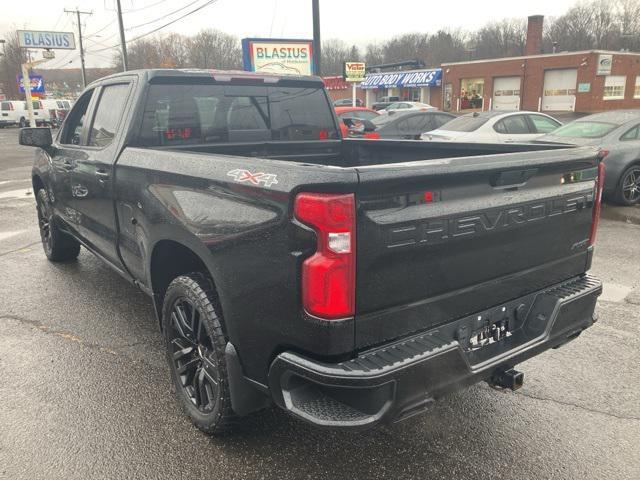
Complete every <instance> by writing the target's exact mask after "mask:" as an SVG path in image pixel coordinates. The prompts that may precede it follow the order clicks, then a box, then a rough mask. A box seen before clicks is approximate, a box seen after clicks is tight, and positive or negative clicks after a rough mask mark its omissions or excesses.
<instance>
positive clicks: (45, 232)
mask: <svg viewBox="0 0 640 480" xmlns="http://www.w3.org/2000/svg"><path fill="white" fill-rule="evenodd" d="M41 191H42V192H44V190H41ZM45 197H46V192H45V193H44V195H40V192H38V197H37V199H36V200H37V201H36V210H37V212H38V228H39V229H40V239H41V240H42V248H44V251H45V253H46V255H47V257H48V256H49V255H51V251H52V250H53V247H52V243H53V240H52V239H51V221H52V218H51V211H50V210H51V209H50V207H49V201H48V199H47V198H45Z"/></svg>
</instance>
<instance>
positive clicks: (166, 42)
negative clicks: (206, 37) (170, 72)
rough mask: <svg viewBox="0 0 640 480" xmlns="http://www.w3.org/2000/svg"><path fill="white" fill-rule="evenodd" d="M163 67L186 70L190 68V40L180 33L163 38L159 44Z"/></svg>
mask: <svg viewBox="0 0 640 480" xmlns="http://www.w3.org/2000/svg"><path fill="white" fill-rule="evenodd" d="M158 49H159V51H160V58H161V59H162V63H161V65H160V66H161V67H164V68H184V67H187V66H189V40H188V39H187V37H185V36H184V35H180V34H179V33H171V34H169V35H166V36H163V37H162V38H161V39H160V41H159V43H158Z"/></svg>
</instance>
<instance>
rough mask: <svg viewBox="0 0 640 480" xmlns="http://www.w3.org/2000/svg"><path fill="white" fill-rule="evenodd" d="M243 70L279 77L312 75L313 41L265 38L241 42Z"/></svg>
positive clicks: (313, 66) (246, 39)
mask: <svg viewBox="0 0 640 480" xmlns="http://www.w3.org/2000/svg"><path fill="white" fill-rule="evenodd" d="M242 57H243V63H244V69H245V70H247V71H249V72H263V73H264V72H266V73H276V74H279V75H313V74H314V72H315V65H314V62H313V41H311V40H286V39H268V38H267V39H265V38H244V39H243V40H242Z"/></svg>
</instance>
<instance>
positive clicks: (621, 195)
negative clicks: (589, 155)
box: [538, 110, 640, 205]
mask: <svg viewBox="0 0 640 480" xmlns="http://www.w3.org/2000/svg"><path fill="white" fill-rule="evenodd" d="M538 141H539V142H554V143H566V144H573V145H593V146H596V147H599V148H600V151H601V156H602V157H603V158H604V163H605V165H606V175H605V181H604V196H605V198H607V199H611V200H612V201H614V202H615V203H618V204H621V205H637V204H640V110H616V111H611V112H604V113H596V114H594V115H589V116H587V117H582V118H580V119H579V120H575V121H573V122H571V123H568V124H566V125H564V126H563V127H560V128H558V129H557V130H555V131H554V132H553V133H550V134H548V135H545V136H544V137H540V138H539V139H538Z"/></svg>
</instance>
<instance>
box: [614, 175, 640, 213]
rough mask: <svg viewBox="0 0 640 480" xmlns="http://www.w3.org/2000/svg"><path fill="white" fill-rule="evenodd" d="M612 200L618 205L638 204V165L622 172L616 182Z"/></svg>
mask: <svg viewBox="0 0 640 480" xmlns="http://www.w3.org/2000/svg"><path fill="white" fill-rule="evenodd" d="M614 200H615V201H616V203H619V204H620V205H636V204H638V203H640V165H631V166H630V167H629V168H627V169H626V170H625V171H624V173H623V174H622V176H621V177H620V182H618V187H617V189H616V192H615V196H614Z"/></svg>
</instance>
